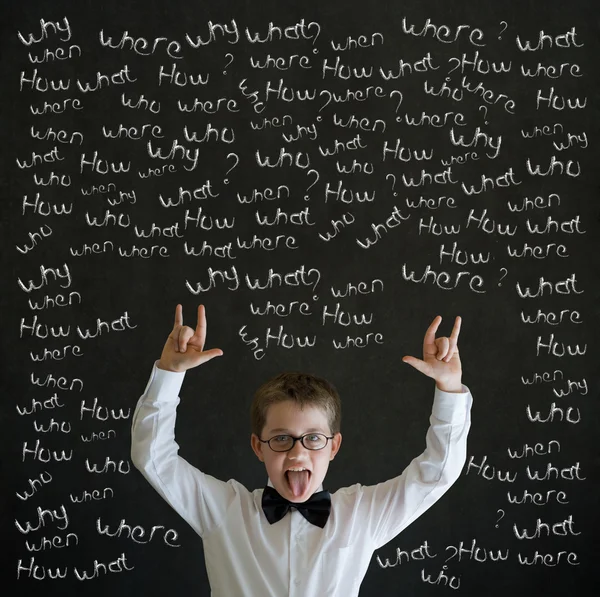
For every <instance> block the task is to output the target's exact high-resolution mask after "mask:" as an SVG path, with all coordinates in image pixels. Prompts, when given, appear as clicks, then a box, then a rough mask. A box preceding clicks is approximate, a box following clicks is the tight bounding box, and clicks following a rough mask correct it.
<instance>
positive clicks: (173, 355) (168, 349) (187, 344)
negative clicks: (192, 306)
mask: <svg viewBox="0 0 600 597" xmlns="http://www.w3.org/2000/svg"><path fill="white" fill-rule="evenodd" d="M205 340H206V315H205V313H204V305H198V323H197V325H196V330H195V331H194V330H193V329H192V328H191V327H188V326H187V325H186V326H184V325H183V307H182V306H181V305H177V307H176V308H175V325H174V326H173V330H172V331H171V333H170V334H169V337H168V338H167V341H166V343H165V346H164V348H163V351H162V354H161V355H160V360H159V361H158V363H157V367H158V368H159V369H166V370H167V371H175V372H178V373H179V372H181V371H187V370H188V369H191V368H192V367H197V366H198V365H201V364H202V363H204V362H206V361H210V360H211V359H212V358H214V357H220V356H222V355H223V351H222V350H221V349H220V348H211V349H210V350H206V351H205V350H203V349H204V341H205Z"/></svg>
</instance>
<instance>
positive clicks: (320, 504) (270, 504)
mask: <svg viewBox="0 0 600 597" xmlns="http://www.w3.org/2000/svg"><path fill="white" fill-rule="evenodd" d="M290 508H296V509H297V510H298V512H300V514H302V516H304V518H306V520H308V522H310V523H312V524H314V525H316V526H318V527H321V528H323V527H324V526H325V523H326V522H327V519H328V518H329V513H330V512H331V494H330V493H329V492H328V491H317V492H316V493H313V494H312V495H311V496H310V497H309V498H308V499H307V500H306V501H305V502H298V503H294V502H290V501H289V500H286V499H285V498H284V497H282V496H281V495H279V493H278V492H277V490H276V489H275V488H274V487H271V486H270V485H267V486H266V487H265V490H264V492H263V495H262V509H263V512H264V513H265V516H266V517H267V520H268V521H269V522H270V523H271V524H273V523H274V522H277V521H278V520H281V519H282V518H283V517H284V516H285V515H286V514H287V513H288V510H289V509H290Z"/></svg>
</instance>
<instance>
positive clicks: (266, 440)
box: [258, 431, 335, 454]
mask: <svg viewBox="0 0 600 597" xmlns="http://www.w3.org/2000/svg"><path fill="white" fill-rule="evenodd" d="M282 435H287V436H288V437H291V438H292V440H293V441H292V447H291V448H288V449H287V450H273V448H272V447H271V443H270V442H271V440H272V439H275V438H276V437H281V436H282ZM307 435H322V436H323V437H324V438H326V440H327V441H326V442H325V445H324V446H323V447H322V448H309V447H307V446H306V444H305V443H304V438H305V437H306V436H307ZM334 437H335V434H334V435H332V436H331V437H329V436H328V435H325V434H324V433H318V432H316V431H309V432H308V433H305V434H304V435H301V436H300V437H294V436H293V435H290V434H289V433H278V434H277V435H274V436H273V437H272V438H270V439H260V437H259V438H258V441H259V442H262V443H263V444H269V448H270V449H271V450H273V452H277V453H279V454H281V453H283V452H290V451H292V450H293V449H294V446H295V445H296V442H297V441H298V440H300V442H301V443H302V445H303V446H304V447H305V448H306V449H307V450H310V451H311V452H318V451H319V450H323V449H324V448H326V447H327V444H328V443H329V440H330V439H333V438H334Z"/></svg>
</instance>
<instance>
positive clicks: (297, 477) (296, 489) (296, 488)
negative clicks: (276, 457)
mask: <svg viewBox="0 0 600 597" xmlns="http://www.w3.org/2000/svg"><path fill="white" fill-rule="evenodd" d="M287 478H288V482H289V484H290V488H291V490H292V493H293V494H294V497H299V496H301V495H302V494H303V493H304V492H305V491H306V489H307V488H308V482H309V479H310V473H309V472H308V471H288V472H287Z"/></svg>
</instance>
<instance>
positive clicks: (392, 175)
mask: <svg viewBox="0 0 600 597" xmlns="http://www.w3.org/2000/svg"><path fill="white" fill-rule="evenodd" d="M390 176H391V177H392V180H393V181H394V182H392V191H393V190H394V187H395V186H396V176H395V175H394V174H388V175H387V176H386V177H385V179H386V180H387V179H388V178H389V177H390ZM397 196H398V193H394V197H397Z"/></svg>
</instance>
